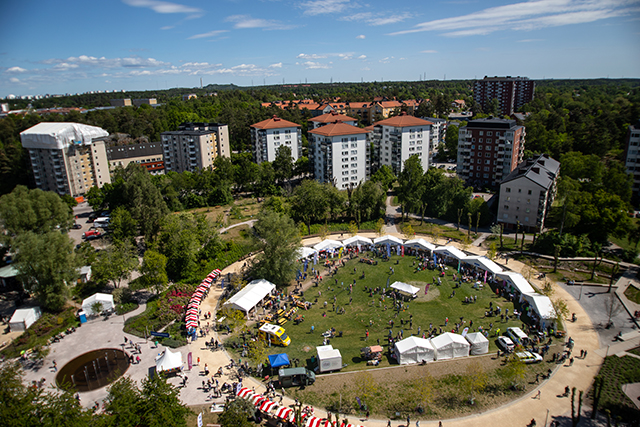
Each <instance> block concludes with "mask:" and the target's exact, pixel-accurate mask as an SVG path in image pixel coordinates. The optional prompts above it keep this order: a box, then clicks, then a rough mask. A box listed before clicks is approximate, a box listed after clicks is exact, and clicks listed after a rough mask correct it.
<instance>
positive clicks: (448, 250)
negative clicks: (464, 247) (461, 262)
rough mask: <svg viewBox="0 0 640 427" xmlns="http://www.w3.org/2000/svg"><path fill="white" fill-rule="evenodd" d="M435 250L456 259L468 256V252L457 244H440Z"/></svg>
mask: <svg viewBox="0 0 640 427" xmlns="http://www.w3.org/2000/svg"><path fill="white" fill-rule="evenodd" d="M433 252H434V253H436V254H440V255H444V256H449V257H452V258H455V259H463V258H466V257H467V254H465V253H464V252H462V251H461V250H460V249H458V248H456V247H455V246H438V247H437V248H435V249H434V250H433Z"/></svg>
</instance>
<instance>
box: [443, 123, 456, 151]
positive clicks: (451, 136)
mask: <svg viewBox="0 0 640 427" xmlns="http://www.w3.org/2000/svg"><path fill="white" fill-rule="evenodd" d="M444 145H445V148H446V154H447V159H457V158H458V126H456V125H450V126H448V127H447V135H446V136H445V144H444Z"/></svg>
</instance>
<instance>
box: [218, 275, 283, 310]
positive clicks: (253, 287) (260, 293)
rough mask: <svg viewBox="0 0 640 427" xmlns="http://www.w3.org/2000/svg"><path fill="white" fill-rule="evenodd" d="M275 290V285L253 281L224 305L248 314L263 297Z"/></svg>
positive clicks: (264, 281)
mask: <svg viewBox="0 0 640 427" xmlns="http://www.w3.org/2000/svg"><path fill="white" fill-rule="evenodd" d="M275 288H276V285H274V284H273V283H271V282H269V281H268V280H264V279H259V280H254V281H252V282H251V283H249V284H247V286H245V287H244V288H242V289H240V292H238V293H237V294H235V295H234V296H232V297H231V298H229V300H228V301H227V302H225V303H224V305H225V306H231V308H235V309H236V310H240V311H244V312H245V313H249V311H251V309H253V307H255V306H256V305H258V303H259V302H260V301H262V299H263V298H264V297H266V296H267V295H269V294H270V293H271V292H272V291H273V290H274V289H275Z"/></svg>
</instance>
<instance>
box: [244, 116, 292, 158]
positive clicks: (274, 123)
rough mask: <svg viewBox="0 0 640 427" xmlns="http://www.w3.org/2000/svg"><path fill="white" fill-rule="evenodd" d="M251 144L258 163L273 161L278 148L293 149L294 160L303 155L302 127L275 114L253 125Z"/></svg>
mask: <svg viewBox="0 0 640 427" xmlns="http://www.w3.org/2000/svg"><path fill="white" fill-rule="evenodd" d="M251 145H252V149H253V159H254V160H255V162H256V163H258V164H260V163H262V162H273V161H274V160H275V158H276V154H277V150H278V148H280V147H282V146H285V147H289V148H290V149H291V157H293V161H296V160H298V158H299V157H300V156H301V155H302V129H301V127H300V125H299V124H297V123H293V122H290V121H288V120H283V119H281V118H279V117H278V116H276V115H274V116H273V117H271V118H270V119H267V120H263V121H261V122H258V123H254V124H252V125H251Z"/></svg>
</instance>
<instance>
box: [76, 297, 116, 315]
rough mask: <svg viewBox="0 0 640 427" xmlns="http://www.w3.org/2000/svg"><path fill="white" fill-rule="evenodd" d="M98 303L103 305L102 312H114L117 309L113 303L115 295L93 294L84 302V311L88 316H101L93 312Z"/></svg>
mask: <svg viewBox="0 0 640 427" xmlns="http://www.w3.org/2000/svg"><path fill="white" fill-rule="evenodd" d="M97 302H99V303H100V304H102V311H108V310H113V309H114V307H115V304H114V303H113V295H111V294H101V293H97V294H93V295H91V296H90V297H89V298H86V299H85V300H83V301H82V309H83V310H84V311H85V313H87V316H91V315H93V316H98V315H100V313H94V312H93V305H94V304H95V303H97Z"/></svg>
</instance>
